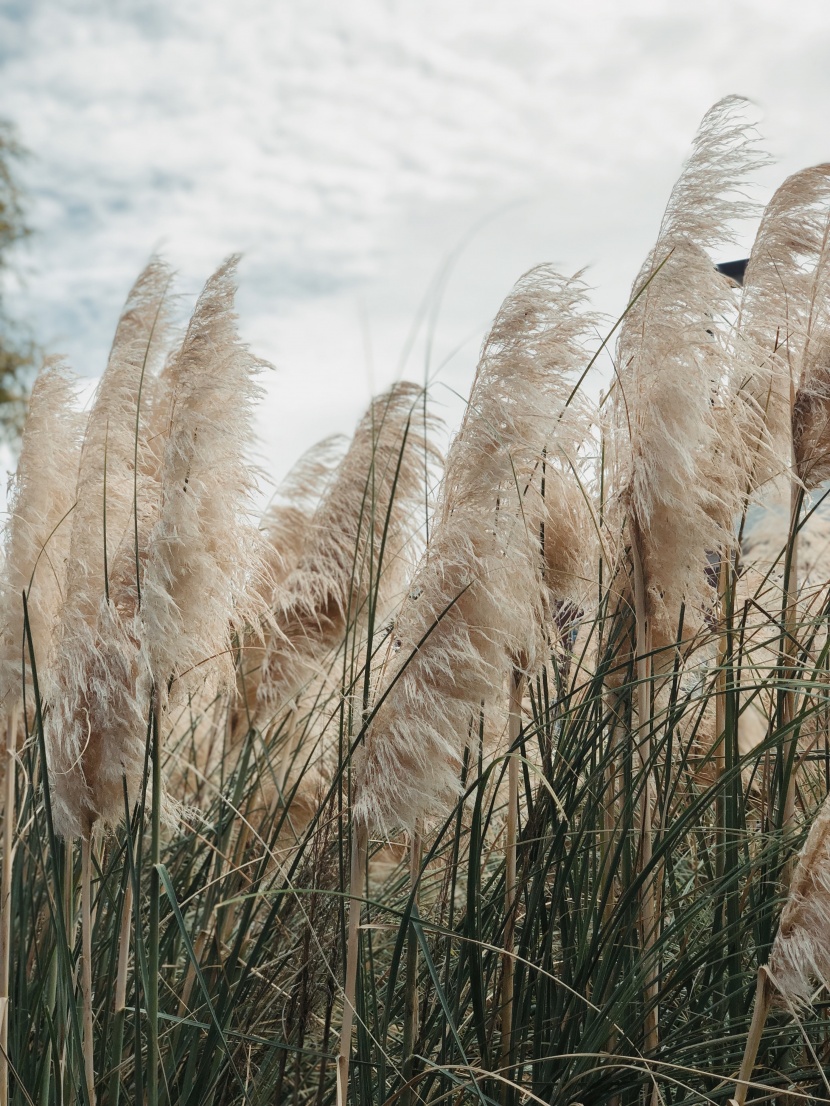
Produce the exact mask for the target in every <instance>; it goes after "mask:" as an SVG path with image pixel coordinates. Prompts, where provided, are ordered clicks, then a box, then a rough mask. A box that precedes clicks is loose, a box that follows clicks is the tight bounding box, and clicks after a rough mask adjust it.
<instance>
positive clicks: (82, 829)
mask: <svg viewBox="0 0 830 1106" xmlns="http://www.w3.org/2000/svg"><path fill="white" fill-rule="evenodd" d="M169 281H170V274H169V272H168V271H167V269H166V268H165V266H164V265H162V264H161V263H158V262H155V261H154V262H151V263H150V265H148V267H147V268H146V269H145V270H144V272H143V273H142V275H141V276H140V277H139V279H138V280H137V281H136V284H135V285H134V287H133V289H132V291H131V293H130V295H129V298H128V300H127V304H126V307H125V309H124V313H123V315H122V316H121V319H120V321H119V324H118V329H117V331H116V335H115V339H114V341H113V345H112V350H111V353H110V357H109V361H108V363H107V367H106V370H105V372H104V375H103V377H102V378H101V383H100V384H99V386H98V390H97V392H96V395H95V400H94V402H93V405H92V409H91V411H90V413H89V417H88V419H87V423H86V431H85V434H84V440H83V447H82V450H81V459H80V468H79V474H78V484H77V495H76V504H75V508H74V511H73V513H72V530H71V538H70V546H69V561H68V566H67V573H66V581H65V586H64V597H63V604H62V606H61V611H60V627H59V630H58V634H57V638H56V642H55V648H54V650H53V656H52V658H50V661H49V663H48V665H47V666H46V670H45V673H44V693H45V700H46V702H47V703H48V704H49V710H48V712H47V726H46V743H47V748H48V758H49V776H50V783H51V791H52V810H53V817H54V822H55V827H56V829H57V831H58V833H61V834H69V835H73V836H76V835H82V836H85V837H88V836H89V834H90V832H91V830H92V827H93V825H94V823H95V822H96V821H97V820H98V818H103V819H104V820H105V821H107V822H109V823H112V824H114V823H116V822H118V821H119V820H120V818H121V817H122V816H123V813H124V798H123V790H122V783H121V780H122V776H125V777H126V779H127V784H128V789H129V790H130V793H131V794H135V789H136V786H137V785H138V783H139V781H140V780H141V777H142V774H143V767H144V746H145V735H146V730H147V707H148V703H149V691H150V688H149V680H148V679H147V677H146V666H145V665H144V664H143V663H142V658H141V632H140V628H139V625H138V617H139V614H138V588H139V580H138V578H137V561H136V558H137V555H138V552H137V550H136V548H135V545H134V543H135V541H136V530H135V527H136V519H137V517H138V513H139V512H138V508H137V487H138V485H137V483H136V455H137V450H140V449H141V445H142V441H141V438H142V435H141V429H140V427H141V418H140V406H139V405H140V397H141V395H142V392H143V390H144V386H145V382H146V383H147V385H148V390H149V381H150V379H151V378H152V375H153V372H154V369H156V368H157V366H158V362H159V361H160V359H161V357H162V355H163V351H164V341H165V335H164V317H163V312H164V304H165V298H166V295H167V289H168V285H169ZM141 490H142V491H144V489H143V488H142V489H141ZM131 549H132V556H131V555H130V551H131Z"/></svg>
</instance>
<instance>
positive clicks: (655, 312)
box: [616, 97, 760, 637]
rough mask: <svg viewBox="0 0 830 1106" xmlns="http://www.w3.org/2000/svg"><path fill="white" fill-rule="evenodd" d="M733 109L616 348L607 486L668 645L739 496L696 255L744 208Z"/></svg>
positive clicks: (704, 257) (718, 123)
mask: <svg viewBox="0 0 830 1106" xmlns="http://www.w3.org/2000/svg"><path fill="white" fill-rule="evenodd" d="M742 108H743V102H742V101H740V100H739V99H737V98H736V97H729V98H727V99H726V100H722V101H720V102H719V103H718V104H716V105H715V106H714V107H713V108H712V109H710V111H709V112H707V114H706V115H705V116H704V119H703V121H702V123H701V126H700V129H699V131H698V134H697V136H696V138H695V142H694V147H693V151H692V154H691V156H690V157H689V160H688V161H687V163H686V166H685V168H684V170H683V173H682V174H681V176H680V178H679V180H678V182H677V184H676V185H675V187H674V189H673V191H672V195H671V198H670V200H669V203H668V206H667V208H666V213H665V215H664V218H663V222H662V225H661V229H660V234H659V237H658V240H657V243H656V245H655V247H654V249H653V250H652V252H651V254H650V255H649V257H648V259H647V261H646V263H645V265H644V266H643V269H642V270H641V272H640V275H639V276H638V277H637V280H636V281H635V283H634V286H633V289H632V296H631V303H630V307H629V310H628V313H627V315H626V318H625V319H624V321H623V324H622V327H621V331H620V339H619V343H618V350H617V356H618V373H619V379H618V387H617V389H616V421H617V429H618V432H619V433H620V434H621V435H622V436H623V437H627V439H628V441H629V442H630V454H629V455H628V457H626V458H625V460H624V462H623V464H622V471H621V473H620V475H619V477H618V485H619V486H620V487H621V488H622V489H624V490H623V503H624V505H625V509H626V510H627V512H628V516H629V525H630V527H631V537H632V540H633V541H634V542H635V543H636V544H637V547H638V552H639V556H640V558H641V561H642V571H643V576H644V584H645V591H646V596H645V600H646V611H647V616H648V618H649V621H650V624H651V627H652V630H653V631H654V632H655V633H658V634H665V635H667V636H669V637H673V635H674V633H675V631H676V628H677V624H678V617H679V612H680V607H681V604H682V603H683V602H684V601H685V602H686V604H687V622H688V623H689V624H693V623H694V622H695V621H696V618H698V619H699V616H700V612H701V610H702V609H703V608H705V606H706V605H707V602H708V601H709V599H710V594H709V592H710V590H711V589H708V588H707V585H706V574H705V567H706V554H707V552H710V551H716V550H720V549H723V548H724V547H725V546H727V545H729V544H730V542H731V541H732V536H731V533H730V528H731V519H732V516H733V514H734V512H735V511H736V510H737V509H738V507H739V505H740V496H741V492H742V490H743V485H742V479H741V477H742V471H741V470H742V468H743V466H742V465H740V464H737V463H736V461H737V460H738V459H739V458H740V457H741V456H742V450H741V448H740V444H739V443H735V442H730V440H729V434H730V432H731V427H732V424H733V421H734V420H732V419H729V418H726V417H724V415H723V413H722V408H723V406H724V396H723V390H724V384H725V382H726V379H727V376H728V373H729V371H730V368H731V360H730V351H729V349H728V346H727V340H726V337H725V336H724V334H723V333H722V330H721V327H720V325H719V322H718V320H719V319H720V318H721V317H722V316H724V315H728V314H729V313H730V312H733V311H734V308H735V301H734V296H733V292H732V289H731V287H730V285H729V282H728V281H726V280H725V279H724V278H723V277H722V276H721V275H720V274H719V273H718V272H717V271H716V270H715V268H714V266H713V264H712V261H711V260H710V258H709V256H708V254H707V253H706V250H707V249H712V248H715V247H717V246H723V245H724V244H725V243H728V242H729V241H731V239H732V234H733V232H732V228H731V227H730V222H731V221H732V220H734V219H736V218H739V217H745V216H746V215H747V213H748V211H749V206H748V204H747V201H746V200H745V199H744V198H743V197H742V195H741V188H742V186H743V185H744V181H745V178H746V177H747V176H748V174H749V173H750V172H751V170H753V169H754V168H755V167H756V166H757V165H758V164H759V160H760V159H759V157H758V155H757V153H756V151H755V148H754V145H753V142H752V140H751V135H750V129H749V127H748V125H747V124H746V123H745V122H744V121H743V120H742V119H741V118H740V115H741V112H742ZM618 455H620V456H623V457H625V454H624V451H623V449H622V447H619V448H618ZM730 468H731V471H724V469H730Z"/></svg>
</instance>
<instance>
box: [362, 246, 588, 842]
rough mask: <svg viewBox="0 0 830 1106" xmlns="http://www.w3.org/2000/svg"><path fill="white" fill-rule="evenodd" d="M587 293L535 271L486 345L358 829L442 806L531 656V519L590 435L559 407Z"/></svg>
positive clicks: (406, 611) (370, 758)
mask: <svg viewBox="0 0 830 1106" xmlns="http://www.w3.org/2000/svg"><path fill="white" fill-rule="evenodd" d="M584 296H585V290H584V286H583V284H582V282H581V281H580V279H579V278H578V277H575V278H573V279H565V278H563V277H561V276H559V275H558V274H557V273H555V272H554V271H553V270H551V269H550V268H548V267H541V268H538V269H535V270H532V271H531V272H530V273H528V274H526V275H525V276H524V277H522V279H521V280H520V281H519V282H518V283H517V285H516V287H515V288H514V289H513V291H512V292H511V294H510V295H509V296H508V297H507V299H506V300H505V302H504V304H503V305H502V307H501V309H500V311H499V313H498V315H497V317H496V320H495V322H494V324H493V328H492V330H491V331H490V334H489V335H488V337H487V339H486V341H485V343H484V347H483V350H482V355H481V359H480V361H479V366H478V370H477V373H476V378H475V381H474V383H473V388H472V392H471V394H470V400H469V404H468V407H467V412H466V414H465V417H464V421H463V423H462V426H461V429H460V431H459V433H458V435H457V437H456V439H455V441H454V442H453V445H452V447H451V449H450V453H449V456H448V459H447V467H446V472H445V476H444V482H443V489H442V493H441V500H440V503H439V506H438V510H437V513H436V521H435V523H434V528H433V531H432V533H431V535H430V541H429V547H428V549H427V551H426V553H425V555H424V557H423V558H422V560H421V563H420V565H419V567H418V569H417V571H416V573H415V576H414V578H413V581H412V583H411V585H410V588H409V594H408V596H407V598H406V600H405V602H404V605H403V608H402V609H401V612H400V615H399V617H398V619H397V622H396V625H395V629H394V631H393V640H392V643H391V650H392V657H391V663H390V666H389V672H388V676H387V678H386V681H385V686H384V688H383V689H382V692H381V694H380V697H379V699H378V703H377V707H376V713H375V715H374V717H373V719H372V721H371V724H370V725H369V727H368V729H367V732H366V739H365V747H364V749H363V750H362V751H361V753H360V755H359V757H360V759H359V765H358V770H357V771H358V776H357V784H356V792H355V794H356V800H355V805H354V816H355V818H356V819H357V820H358V823H362V824H364V825H368V826H369V827H371V828H375V829H380V830H383V831H386V832H391V831H392V830H393V829H395V828H396V827H398V826H404V827H406V828H407V829H408V830H410V831H413V830H414V829H415V827H416V824H417V823H418V822H419V821H420V820H422V819H425V818H427V817H429V816H432V815H435V814H437V813H438V812H440V811H442V810H444V809H446V806H447V804H448V803H450V802H451V801H452V800H453V799H454V797H455V796H456V795H457V793H458V788H459V769H460V765H461V758H462V753H463V749H464V745H465V743H466V742H467V740H468V736H469V734H470V731H471V727H472V729H473V730H475V719H476V717H477V716H478V714H479V711H480V710H481V708H482V703H486V702H487V701H489V700H491V699H492V698H493V695H494V694H495V695H496V696H499V695H500V694H501V692H502V690H503V689H505V688H506V686H507V680H508V678H509V676H510V673H511V671H512V669H513V667H514V666H515V665H517V664H519V665H521V664H526V665H527V666H531V665H533V664H534V663H535V662H536V660H537V659H538V655H539V652H540V648H541V646H542V644H543V641H542V637H541V626H542V623H543V615H544V609H545V600H546V594H545V587H544V573H543V564H542V556H541V548H540V530H539V520H540V519H541V518H543V517H546V518H547V517H550V516H549V515H548V513H547V511H548V507H547V505H546V503H545V501H543V500H542V498H541V477H542V469H543V465H544V463H545V458H549V459H554V460H555V461H556V463H557V464H559V463H562V464H565V463H567V462H568V461H569V460H570V462H571V463H572V464H576V463H577V459H576V457H575V455H574V450H575V448H576V443H578V442H579V441H580V440H581V438H582V437H583V436H584V434H585V432H586V427H585V417H584V412H583V411H582V410H581V409H580V407H579V405H577V404H575V403H571V405H570V406H568V401H569V400H570V399H571V398H572V392H573V388H574V382H575V380H576V377H577V374H578V370H579V367H580V366H581V365H583V364H584V343H585V341H586V339H587V337H588V331H589V328H590V327H591V325H592V322H593V319H592V317H591V316H590V315H588V314H587V312H585V310H584V307H585V305H584ZM552 506H553V511H554V512H555V507H556V504H555V502H554V503H553V504H552ZM552 524H553V523H551V525H552Z"/></svg>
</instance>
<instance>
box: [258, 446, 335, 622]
mask: <svg viewBox="0 0 830 1106" xmlns="http://www.w3.org/2000/svg"><path fill="white" fill-rule="evenodd" d="M347 445H348V439H347V438H346V437H345V436H344V435H342V434H335V435H333V436H332V437H330V438H324V439H323V440H322V441H320V442H317V443H316V445H313V446H312V447H311V449H308V450H306V452H305V453H304V454H303V455H302V456H301V457H300V458H299V460H298V461H297V462H296V464H295V465H294V466H293V467H292V468H291V470H290V471H289V473H288V475H287V476H286V477H285V479H284V480H283V481H282V483H281V484H280V486H279V487H278V488H277V492H276V495H275V496H274V500H273V502H272V503H271V504H270V505H269V506H268V508H267V509H266V510H265V512H264V513H263V516H262V520H261V522H260V529H261V530H262V532H263V534H264V536H265V539H266V541H267V543H268V565H267V585H268V588H269V592H268V595H267V599H268V602H269V606H271V607H272V608H273V607H276V605H277V603H278V602H279V594H280V590H281V588H282V586H283V585H284V584H285V581H286V580H287V579H288V577H289V576H290V575H291V573H292V571H293V570H294V569H295V568H296V567H297V565H298V564H299V562H300V558H301V557H302V555H303V550H304V548H305V546H306V544H307V542H308V540H309V533H310V531H311V530H312V528H313V518H314V512H315V511H316V510H317V507H318V506H319V503H320V500H321V499H322V497H323V493H324V492H325V490H326V487H327V486H328V484H329V482H330V480H331V479H332V476H333V473H334V471H335V469H336V468H337V466H338V465H339V464H340V462H341V461H342V460H343V455H344V453H345V450H346V447H347Z"/></svg>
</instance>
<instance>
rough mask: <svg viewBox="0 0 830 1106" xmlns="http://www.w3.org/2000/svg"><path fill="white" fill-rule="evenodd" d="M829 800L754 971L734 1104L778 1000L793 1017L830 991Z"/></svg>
mask: <svg viewBox="0 0 830 1106" xmlns="http://www.w3.org/2000/svg"><path fill="white" fill-rule="evenodd" d="M828 917H830V796H828V797H827V798H826V799H825V800H824V802H823V804H822V805H821V807H820V808H819V811H818V813H817V814H816V816H815V819H814V820H813V824H812V825H811V827H810V832H809V833H808V834H807V840H806V841H805V842H804V847H803V848H802V850H801V852H800V854H799V857H798V863H797V865H796V867H795V871H794V873H793V876H792V880H791V882H790V889H789V895H788V897H787V901H786V903H785V904H784V909H783V911H782V912H781V922H780V924H779V926H778V933H777V934H776V935H775V940H774V941H773V943H772V951H771V952H770V956H769V960H768V962H767V963H766V964H765V965H761V967H760V968H759V969H758V986H757V990H756V993H755V1006H754V1009H753V1012H752V1023H751V1025H750V1029H749V1033H748V1035H747V1042H746V1049H745V1051H744V1057H743V1061H742V1063H741V1070H740V1074H739V1076H738V1083H737V1085H736V1088H735V1096H734V1099H733V1101H734V1102H735V1103H736V1104H737V1106H743V1103H744V1102H746V1097H747V1092H748V1090H749V1081H750V1079H751V1078H752V1071H753V1068H754V1067H755V1058H756V1056H757V1055H758V1046H759V1044H760V1042H761V1036H762V1034H763V1030H764V1025H765V1024H766V1020H767V1015H768V1014H769V1010H770V1007H771V1005H772V1003H773V1001H774V999H775V998H776V993H777V997H779V998H780V999H783V1000H784V1002H785V1003H786V1005H787V1006H788V1007H789V1008H790V1010H793V1011H795V1012H797V1011H798V1010H803V1009H804V1008H806V1007H808V1006H809V1005H810V1004H811V1003H812V999H813V992H814V990H815V988H816V987H817V986H819V985H821V984H823V985H824V986H830V929H829V928H828V925H827V921H828Z"/></svg>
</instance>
